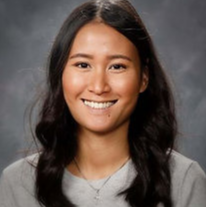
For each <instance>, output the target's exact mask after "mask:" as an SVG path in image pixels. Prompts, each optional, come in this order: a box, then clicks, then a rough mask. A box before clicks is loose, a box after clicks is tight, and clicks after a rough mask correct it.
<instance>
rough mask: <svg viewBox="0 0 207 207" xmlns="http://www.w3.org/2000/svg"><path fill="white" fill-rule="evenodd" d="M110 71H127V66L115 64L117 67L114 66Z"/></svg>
mask: <svg viewBox="0 0 207 207" xmlns="http://www.w3.org/2000/svg"><path fill="white" fill-rule="evenodd" d="M110 69H114V70H122V69H126V66H125V65H123V64H115V65H112V66H111V67H110Z"/></svg>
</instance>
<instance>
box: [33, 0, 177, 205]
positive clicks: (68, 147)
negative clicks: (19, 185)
mask: <svg viewBox="0 0 207 207" xmlns="http://www.w3.org/2000/svg"><path fill="white" fill-rule="evenodd" d="M91 21H99V22H101V23H104V24H107V25H109V26H111V27H113V28H114V29H116V30H117V31H118V32H120V33H121V34H123V35H124V36H125V37H127V38H128V39H129V40H130V41H131V42H132V43H133V44H134V45H135V46H136V48H137V50H138V52H139V55H140V60H141V65H142V70H146V69H147V70H148V75H149V83H148V87H147V89H146V90H145V92H143V93H141V94H140V96H139V100H138V103H137V105H136V108H135V110H134V112H133V114H132V115H131V119H130V126H129V133H128V140H129V146H130V154H131V158H132V160H133V163H134V166H135V169H136V171H137V176H136V178H135V179H134V181H133V182H132V183H131V186H130V187H129V188H128V189H123V192H122V193H120V195H125V198H126V201H127V202H128V203H129V204H130V205H131V206H132V207H138V206H142V207H155V206H157V204H158V203H162V204H163V206H164V207H172V200H171V197H170V194H171V193H170V192H171V175H170V167H169V158H170V152H171V150H172V148H173V144H174V139H175V136H176V133H177V124H176V118H175V109H174V101H173V96H172V93H171V90H170V87H169V84H168V81H167V79H166V76H165V73H164V71H163V69H162V67H161V65H160V63H159V61H158V58H157V56H156V52H155V50H154V46H153V43H152V40H151V38H150V36H149V34H148V32H147V30H146V28H145V26H144V24H143V23H142V21H141V19H140V17H139V15H138V14H137V12H136V10H135V8H134V7H133V6H132V5H131V4H130V3H129V1H127V0H104V1H102V0H92V1H88V2H86V3H84V4H82V5H81V6H79V7H77V8H76V9H75V10H74V11H73V12H72V13H71V14H70V15H69V17H68V18H67V19H66V20H65V22H64V23H63V26H62V27H61V29H60V31H59V33H58V35H57V37H56V39H55V42H54V44H53V47H52V50H51V54H50V56H49V62H48V74H47V81H48V82H47V95H46V97H45V100H44V103H43V106H42V109H41V111H40V114H39V122H38V124H37V126H36V137H37V139H38V141H39V142H40V143H41V145H42V152H41V154H40V157H39V162H38V165H37V168H36V185H35V186H36V187H35V188H36V197H37V200H38V201H39V203H40V204H41V205H44V206H45V207H63V206H64V207H73V206H75V204H72V202H71V201H70V200H69V199H68V198H67V197H66V196H65V194H64V192H63V189H62V179H63V174H64V169H65V167H66V166H67V165H68V164H69V163H70V162H71V161H72V160H73V159H74V157H75V155H76V151H77V139H76V131H77V123H76V122H75V120H74V118H73V117H72V115H71V113H70V111H69V109H68V107H67V104H66V102H65V100H64V96H63V89H62V73H63V70H64V68H65V65H66V63H67V60H68V56H69V52H70V49H71V46H72V44H73V40H74V38H75V36H76V34H77V32H78V31H79V30H80V28H81V27H82V26H84V25H85V24H87V23H89V22H91Z"/></svg>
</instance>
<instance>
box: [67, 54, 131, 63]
mask: <svg viewBox="0 0 207 207" xmlns="http://www.w3.org/2000/svg"><path fill="white" fill-rule="evenodd" d="M78 57H82V58H89V59H93V56H92V55H89V54H85V53H77V54H74V55H72V56H70V57H69V59H73V58H78ZM108 59H110V60H113V59H125V60H128V61H131V62H132V59H131V58H129V57H128V56H125V55H121V54H117V55H109V56H108Z"/></svg>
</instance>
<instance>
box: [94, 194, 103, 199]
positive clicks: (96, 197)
mask: <svg viewBox="0 0 207 207" xmlns="http://www.w3.org/2000/svg"><path fill="white" fill-rule="evenodd" d="M94 199H95V200H96V201H99V200H100V199H101V197H100V195H99V193H97V194H96V195H95V197H94Z"/></svg>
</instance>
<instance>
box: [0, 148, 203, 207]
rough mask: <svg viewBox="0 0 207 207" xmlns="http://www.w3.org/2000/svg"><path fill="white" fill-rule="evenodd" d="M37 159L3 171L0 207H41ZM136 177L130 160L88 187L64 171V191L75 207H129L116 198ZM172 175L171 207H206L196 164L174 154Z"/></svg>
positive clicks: (21, 162) (200, 176)
mask: <svg viewBox="0 0 207 207" xmlns="http://www.w3.org/2000/svg"><path fill="white" fill-rule="evenodd" d="M37 159H38V155H37V154H35V155H32V156H30V157H27V158H25V159H21V160H19V161H17V162H15V163H14V164H12V165H10V166H9V167H7V168H6V169H5V170H4V171H3V173H2V176H1V180H0V207H40V205H39V204H38V202H37V201H36V199H35V196H34V182H35V168H34V165H35V163H36V162H37ZM135 175H136V173H135V169H134V166H133V163H132V161H131V160H129V161H128V162H127V163H126V164H125V165H124V166H123V167H122V168H121V169H119V170H118V171H117V172H115V173H114V174H113V175H112V176H111V178H110V179H109V180H108V181H107V182H106V183H105V184H104V182H105V181H106V180H107V179H108V178H104V179H100V180H94V181H89V182H90V184H89V183H88V182H86V180H84V179H82V178H79V177H76V176H74V175H72V174H71V173H70V172H68V171H67V170H65V172H64V177H63V190H64V193H65V194H66V196H68V198H69V199H70V200H71V201H72V202H73V203H74V204H76V205H77V206H78V207H94V206H97V207H129V206H130V205H129V204H128V203H127V202H126V201H125V199H124V197H123V196H117V193H119V192H121V191H123V190H124V189H125V188H127V187H128V186H129V185H130V183H131V181H132V180H133V178H134V177H135ZM171 175H172V193H171V195H172V199H173V203H174V207H204V206H205V195H206V193H205V174H204V172H203V171H202V169H201V168H200V166H199V165H198V164H197V162H194V161H192V160H190V159H188V158H186V157H184V156H183V155H181V154H179V153H177V152H175V151H173V153H172V156H171ZM103 184H104V186H103V187H101V186H102V185H103ZM90 185H92V186H93V187H94V188H101V190H100V199H99V200H97V199H95V198H94V197H95V195H96V192H95V190H94V189H93V188H92V187H91V186H90ZM158 206H159V207H161V206H162V205H161V204H160V205H158Z"/></svg>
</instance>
